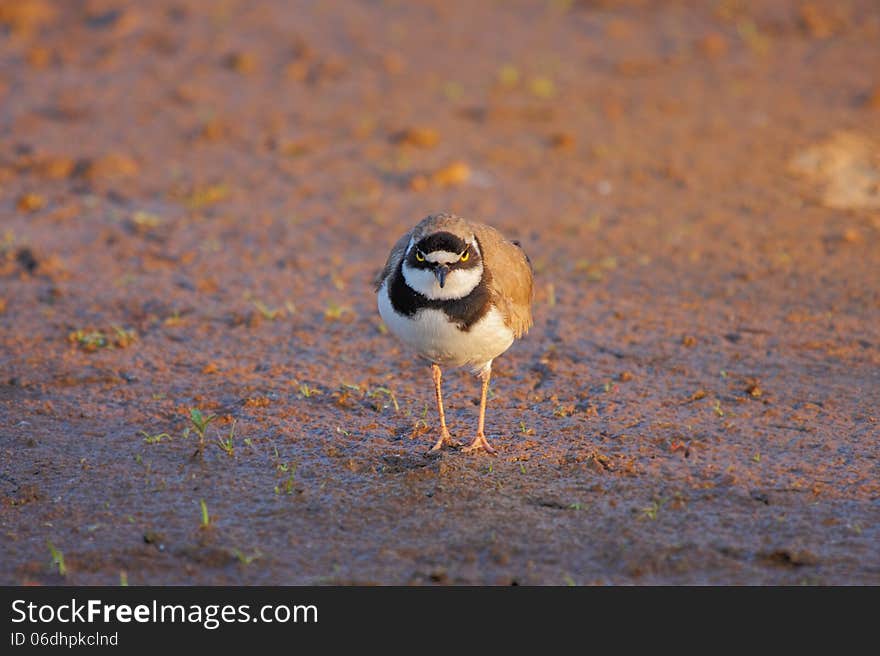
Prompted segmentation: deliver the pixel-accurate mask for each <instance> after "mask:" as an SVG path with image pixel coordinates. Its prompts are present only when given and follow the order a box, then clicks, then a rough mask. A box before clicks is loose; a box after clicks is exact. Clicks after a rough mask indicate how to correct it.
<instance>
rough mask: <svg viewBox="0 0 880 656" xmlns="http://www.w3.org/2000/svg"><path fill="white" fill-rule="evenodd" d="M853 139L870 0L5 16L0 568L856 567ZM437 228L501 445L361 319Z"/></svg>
mask: <svg viewBox="0 0 880 656" xmlns="http://www.w3.org/2000/svg"><path fill="white" fill-rule="evenodd" d="M878 139H880V8H878V5H877V3H876V2H873V0H844V1H842V2H831V1H830V0H829V1H827V2H823V1H814V2H801V1H794V0H774V1H767V2H764V1H762V2H758V1H757V0H756V1H744V0H718V1H711V2H710V1H706V2H698V1H696V0H693V1H688V0H681V1H678V2H659V1H657V2H650V1H648V0H644V1H641V2H638V1H621V2H614V1H611V0H592V1H589V0H584V1H571V0H544V1H537V0H535V1H512V2H507V1H505V2H488V1H487V2H464V1H461V2H447V1H445V0H444V1H443V2H441V1H439V0H438V1H436V2H418V3H409V2H400V1H396V0H387V1H380V0H372V1H359V2H355V1H350V2H332V3H312V2H305V1H302V2H286V1H281V0H278V1H274V2H245V1H244V0H242V1H240V2H233V1H225V2H212V3H201V2H196V1H195V0H191V1H187V0H167V1H166V0H160V1H157V2H150V3H146V2H121V1H115V0H107V1H104V0H98V1H91V0H83V1H71V2H64V3H60V2H51V1H49V0H27V1H26V0H6V1H3V2H0V545H2V547H0V549H2V558H0V582H2V583H5V584H31V583H32V584H60V583H70V584H85V585H92V584H110V585H115V584H117V583H120V582H124V581H126V580H127V581H128V582H129V583H131V584H132V585H134V584H140V585H154V584H373V583H376V584H411V583H414V584H434V583H439V584H501V585H508V584H521V585H528V584H542V585H543V584H551V585H566V584H568V585H571V584H578V585H580V584H832V585H838V584H874V585H877V584H880V460H878V458H880V440H878V438H880V148H878V146H877V144H878ZM441 210H449V211H454V212H457V213H459V214H462V215H464V216H467V217H471V218H474V219H478V220H481V221H486V222H489V223H491V224H493V225H495V226H497V227H498V228H499V229H501V230H502V231H504V232H505V233H506V234H507V235H508V236H509V237H510V238H516V239H519V240H520V241H521V242H522V243H523V246H524V247H525V249H526V251H527V252H528V253H529V255H530V257H531V260H532V262H533V264H534V267H535V280H536V289H537V293H536V298H535V315H536V323H535V326H534V328H533V329H532V331H531V332H530V333H529V335H528V336H527V337H526V338H525V339H523V340H521V341H519V342H517V343H516V344H515V345H514V346H513V347H512V348H511V350H510V351H508V352H507V353H506V354H505V355H503V356H502V357H501V358H499V359H498V360H497V361H496V364H495V376H494V378H493V387H492V392H491V397H490V402H489V410H488V415H487V422H488V435H489V438H490V440H491V441H492V443H493V444H494V446H496V447H497V448H498V450H499V454H498V456H497V457H491V456H487V455H466V454H463V453H461V452H457V451H448V452H446V453H445V454H444V455H443V456H442V457H439V458H427V457H425V456H424V455H423V454H424V452H425V450H426V449H427V448H428V447H429V446H430V445H431V443H432V441H433V440H434V439H435V436H436V433H435V426H436V412H435V410H434V406H433V400H432V398H433V397H432V386H431V378H430V371H429V369H428V367H427V366H425V364H424V363H420V362H418V361H417V360H416V359H415V358H414V357H413V356H412V354H410V353H409V352H407V351H406V350H405V349H403V348H401V347H400V346H399V345H398V344H397V342H395V340H394V339H393V337H392V336H391V335H389V334H387V331H385V329H384V327H383V326H382V324H381V322H380V320H379V317H378V313H377V311H376V300H375V295H374V292H373V290H372V286H371V282H372V279H373V276H374V275H375V274H376V273H377V271H378V270H379V269H380V268H381V266H382V265H383V263H384V261H385V257H386V255H387V253H388V250H389V249H390V247H391V246H392V244H393V243H394V242H395V240H396V239H397V237H398V236H399V235H400V234H402V233H403V232H404V231H405V230H406V229H408V228H409V227H410V226H411V225H413V224H414V223H415V222H416V221H418V220H419V219H421V218H422V217H423V216H425V215H427V214H429V213H431V212H435V211H441ZM445 393H446V398H447V416H448V418H449V420H450V427H451V430H452V432H453V434H454V435H456V436H458V437H459V438H461V439H469V438H470V437H472V435H473V433H474V431H475V426H476V410H477V408H476V405H475V404H476V402H477V397H478V394H479V383H478V381H477V380H476V379H475V378H473V377H471V376H470V375H469V374H468V373H467V372H464V371H449V372H447V375H446V377H445ZM193 409H197V410H199V411H201V412H202V413H203V415H202V417H203V418H210V416H211V415H215V418H214V419H212V420H211V421H210V422H209V423H208V424H207V427H206V429H205V447H204V452H203V455H202V456H199V455H197V450H198V445H199V439H198V437H197V433H198V430H197V427H196V424H197V423H198V421H197V420H198V416H196V421H194V420H193V418H192V416H191V411H192V410H193ZM205 514H206V515H207V517H205V516H204V515H205Z"/></svg>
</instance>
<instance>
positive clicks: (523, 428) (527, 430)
mask: <svg viewBox="0 0 880 656" xmlns="http://www.w3.org/2000/svg"><path fill="white" fill-rule="evenodd" d="M519 432H520V433H522V434H523V435H534V434H535V429H534V428H526V422H524V421H521V422H519Z"/></svg>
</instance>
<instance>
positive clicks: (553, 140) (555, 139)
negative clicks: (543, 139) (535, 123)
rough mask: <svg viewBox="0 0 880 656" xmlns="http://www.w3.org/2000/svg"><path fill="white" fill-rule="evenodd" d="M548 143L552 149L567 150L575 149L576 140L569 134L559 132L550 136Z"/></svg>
mask: <svg viewBox="0 0 880 656" xmlns="http://www.w3.org/2000/svg"><path fill="white" fill-rule="evenodd" d="M548 142H549V144H550V147H551V148H557V149H559V150H567V149H569V148H573V147H574V144H575V138H574V135H572V134H569V133H568V132H557V133H555V134H552V135H550V139H549V140H548Z"/></svg>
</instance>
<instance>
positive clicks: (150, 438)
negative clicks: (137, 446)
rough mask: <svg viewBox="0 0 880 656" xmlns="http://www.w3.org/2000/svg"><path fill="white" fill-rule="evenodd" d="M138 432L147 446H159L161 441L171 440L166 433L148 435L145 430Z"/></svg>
mask: <svg viewBox="0 0 880 656" xmlns="http://www.w3.org/2000/svg"><path fill="white" fill-rule="evenodd" d="M139 432H140V434H141V435H143V436H144V442H146V443H147V444H159V443H160V442H161V441H162V440H170V439H171V436H170V435H169V434H168V433H156V434H155V435H150V434H149V433H148V432H147V431H145V430H142V431H139Z"/></svg>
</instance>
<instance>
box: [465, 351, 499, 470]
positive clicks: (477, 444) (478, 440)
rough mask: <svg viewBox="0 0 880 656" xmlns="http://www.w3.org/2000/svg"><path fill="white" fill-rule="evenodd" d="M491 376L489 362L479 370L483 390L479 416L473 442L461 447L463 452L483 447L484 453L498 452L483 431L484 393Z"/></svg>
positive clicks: (484, 417) (484, 415)
mask: <svg viewBox="0 0 880 656" xmlns="http://www.w3.org/2000/svg"><path fill="white" fill-rule="evenodd" d="M491 376H492V365H491V363H490V364H489V365H488V366H487V367H486V368H485V369H483V370H482V371H481V372H480V380H482V381H483V390H482V393H481V394H480V418H479V420H478V421H477V436H476V437H475V438H474V441H473V442H471V443H470V444H468V445H467V446H466V447H464V449H462V451H464V452H465V453H470V452H471V451H476V450H478V449H483V450H485V451H486V453H491V454H495V453H498V452H497V451H496V450H495V449H494V448H492V445H491V444H489V441H488V440H487V439H486V434H485V433H484V432H483V429H484V428H485V425H486V394H488V392H489V378H491Z"/></svg>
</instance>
